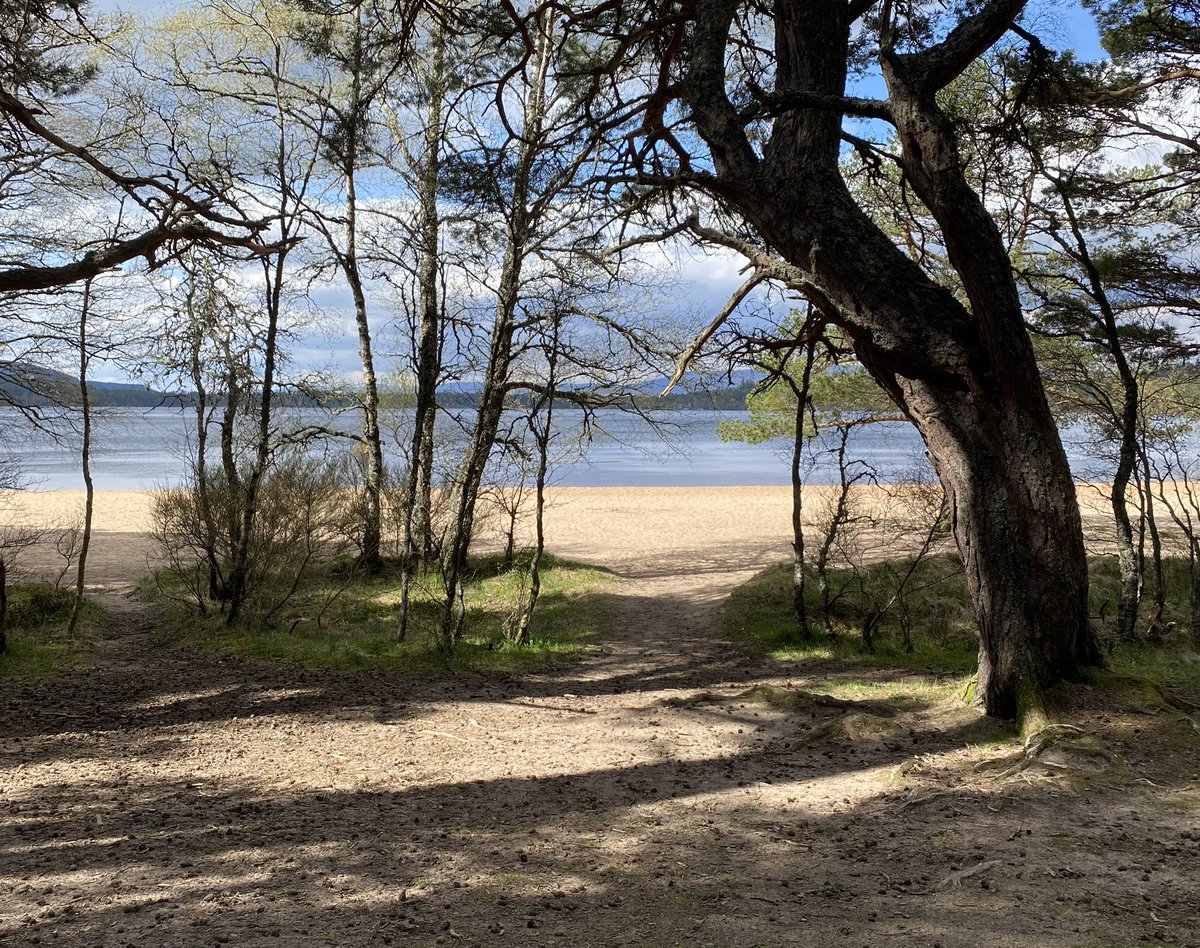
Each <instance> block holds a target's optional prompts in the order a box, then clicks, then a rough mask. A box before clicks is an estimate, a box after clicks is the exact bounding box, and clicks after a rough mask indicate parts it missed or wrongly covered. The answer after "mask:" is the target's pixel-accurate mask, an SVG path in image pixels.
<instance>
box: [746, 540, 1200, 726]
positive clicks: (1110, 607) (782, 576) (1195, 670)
mask: <svg viewBox="0 0 1200 948" xmlns="http://www.w3.org/2000/svg"><path fill="white" fill-rule="evenodd" d="M1163 566H1164V569H1163V573H1164V589H1165V592H1166V604H1165V606H1164V609H1163V614H1162V618H1161V620H1160V630H1162V631H1163V633H1164V639H1163V641H1162V642H1158V643H1153V644H1150V643H1143V644H1126V643H1117V642H1115V639H1114V630H1113V626H1114V616H1115V613H1116V603H1117V597H1118V595H1119V591H1120V577H1119V574H1118V570H1117V563H1116V560H1115V558H1114V557H1111V556H1096V557H1091V558H1090V559H1089V562H1088V572H1089V579H1090V584H1089V589H1090V597H1089V609H1090V614H1091V616H1092V622H1093V625H1094V626H1095V628H1096V629H1097V631H1098V633H1099V634H1100V637H1101V640H1102V642H1104V643H1105V644H1106V646H1107V648H1106V652H1107V659H1108V663H1109V666H1110V669H1111V674H1112V675H1114V676H1116V677H1117V678H1124V679H1129V678H1132V679H1145V680H1148V681H1150V682H1152V683H1153V684H1154V685H1157V686H1160V687H1169V688H1172V689H1175V690H1178V691H1180V692H1183V693H1186V694H1189V695H1193V696H1198V697H1200V654H1197V652H1196V650H1195V648H1194V647H1193V644H1192V642H1191V640H1190V638H1189V636H1188V635H1187V633H1186V631H1185V630H1186V629H1187V628H1188V623H1189V593H1190V576H1189V573H1188V563H1187V561H1186V560H1182V559H1174V558H1171V559H1167V560H1165V561H1164V564H1163ZM906 568H907V563H906V562H904V561H893V562H892V563H877V564H874V565H872V566H870V567H869V568H867V569H866V571H865V573H864V574H863V575H861V576H858V575H855V574H854V573H852V572H850V571H848V570H834V571H832V572H831V575H830V588H831V589H832V590H834V592H835V593H837V595H836V598H835V601H834V604H833V608H832V609H831V617H830V619H831V624H832V626H833V630H834V634H833V636H832V637H831V636H829V635H827V634H826V633H825V631H824V621H823V619H822V616H821V611H820V602H819V597H818V590H817V578H816V576H815V575H814V574H809V575H807V576H806V592H807V595H806V598H805V606H806V609H807V612H808V616H809V624H810V627H811V629H812V630H813V632H814V633H815V637H814V639H813V640H812V641H805V640H804V639H803V638H802V637H801V636H800V633H799V630H798V629H797V625H796V619H795V613H794V612H793V609H792V568H791V564H789V563H781V564H779V565H777V566H771V567H769V568H767V569H765V570H763V571H762V572H761V573H759V574H758V575H757V576H755V577H754V578H753V579H751V580H750V581H749V582H747V583H745V584H743V585H742V586H740V587H739V588H738V589H736V590H735V591H734V592H733V594H732V595H731V596H730V597H729V600H728V602H727V603H726V605H725V613H724V619H725V624H726V628H727V629H728V631H729V632H730V634H731V635H732V636H733V638H734V639H735V640H736V641H738V642H739V643H740V644H741V645H742V646H743V647H745V648H747V649H749V650H750V651H753V652H755V653H758V654H765V655H770V656H772V657H775V658H778V659H781V660H788V661H818V662H825V663H827V664H828V665H830V667H832V668H841V669H843V672H842V673H841V674H839V675H838V676H837V677H836V678H831V679H829V684H830V687H829V689H828V693H829V694H832V695H834V696H835V697H841V698H847V699H850V698H875V699H880V700H886V701H889V702H893V703H894V702H895V701H896V700H906V698H909V699H911V698H913V697H920V698H921V699H922V700H932V699H933V698H935V697H936V695H937V694H938V693H939V692H947V693H948V692H949V690H951V689H952V688H954V687H955V686H956V682H954V681H947V680H946V676H960V677H959V678H958V679H957V681H958V682H962V683H965V682H966V677H967V676H969V675H970V674H972V673H973V672H974V670H975V667H976V662H977V648H978V644H977V643H978V639H977V632H976V626H975V617H974V612H973V610H972V607H971V601H970V596H969V595H968V593H967V587H966V580H965V577H964V576H963V575H962V574H961V573H952V571H951V570H950V569H949V564H948V561H946V560H944V559H939V558H930V559H928V560H926V561H924V562H922V563H921V564H919V565H918V566H917V568H916V571H915V572H914V573H913V576H912V578H911V579H910V580H909V587H910V588H911V589H912V590H913V591H912V592H911V593H909V594H907V596H906V597H905V602H904V603H903V606H902V607H897V606H893V607H892V609H891V610H889V612H888V613H885V614H884V616H883V617H882V618H881V619H880V620H879V622H878V624H877V625H876V627H875V630H874V634H873V638H874V644H875V651H873V652H871V651H868V650H867V648H866V647H865V644H864V642H863V638H862V627H863V624H864V623H865V622H866V621H867V619H868V617H869V616H871V615H872V614H873V612H874V610H877V609H879V608H880V606H881V604H883V603H887V602H888V601H889V600H890V598H891V595H892V592H893V590H894V589H895V579H896V577H897V576H898V575H900V574H902V573H903V572H904V571H905V570H906ZM1148 598H1149V597H1148V596H1147V599H1148ZM1148 609H1149V603H1148V601H1147V602H1146V603H1144V604H1143V616H1142V617H1141V618H1140V619H1139V630H1144V629H1145V628H1146V625H1147V623H1148V621H1149V620H1148V616H1147V615H1146V614H1145V613H1147V612H1148ZM905 624H907V626H908V629H909V636H910V639H911V643H912V647H911V651H909V650H906V649H905V646H904V637H903V626H904V625H905ZM853 668H861V669H881V668H888V669H896V670H904V671H908V672H913V673H917V674H922V673H923V674H926V675H930V676H932V677H930V678H929V679H928V687H927V688H925V689H924V690H925V691H927V693H926V694H924V695H920V696H917V695H916V694H915V692H914V688H916V689H918V690H921V689H922V687H923V686H922V685H921V683H920V682H919V681H917V682H914V681H913V680H911V679H909V680H904V681H888V680H882V681H881V680H879V679H878V677H877V676H874V675H872V676H870V677H867V676H865V675H859V676H855V675H853V674H852V673H850V671H851V670H852V669H853Z"/></svg>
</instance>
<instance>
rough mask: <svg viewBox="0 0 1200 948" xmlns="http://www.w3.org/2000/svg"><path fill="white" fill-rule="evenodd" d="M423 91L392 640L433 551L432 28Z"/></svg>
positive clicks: (438, 42) (441, 47) (437, 246)
mask: <svg viewBox="0 0 1200 948" xmlns="http://www.w3.org/2000/svg"><path fill="white" fill-rule="evenodd" d="M431 42H432V45H433V60H432V62H431V63H430V73H429V81H428V82H427V83H426V92H427V94H428V96H429V109H428V111H427V113H426V115H425V127H424V130H423V131H424V154H423V155H422V157H421V160H420V167H418V168H417V169H416V172H417V187H416V190H417V200H418V202H419V204H420V225H419V228H418V230H419V234H420V238H419V241H420V242H419V247H418V252H419V257H418V262H417V291H418V292H417V297H418V298H417V308H418V313H417V339H416V346H415V353H414V355H415V358H416V386H417V392H416V404H415V405H414V413H413V433H412V448H411V450H410V451H409V459H408V460H409V465H408V478H407V483H406V485H405V487H406V490H405V509H404V536H403V557H402V561H401V575H400V619H399V622H398V625H397V631H396V637H397V638H398V639H399V640H401V641H403V640H404V639H405V638H406V637H407V635H408V618H409V616H408V611H409V604H410V599H411V596H412V582H413V574H414V572H415V571H416V570H418V569H420V568H422V567H423V566H424V565H425V564H427V563H428V560H429V557H430V554H431V552H432V550H433V454H434V448H435V435H434V426H435V424H436V421H437V384H438V378H439V376H440V375H441V361H442V353H441V333H442V328H441V322H442V319H441V313H442V308H441V307H442V297H441V287H440V285H439V280H438V260H439V257H440V253H441V215H440V212H439V210H438V197H439V194H440V191H441V174H442V152H441V149H442V138H443V133H444V129H443V128H442V123H443V117H442V105H443V99H444V96H445V91H446V37H445V34H444V33H443V32H442V30H441V28H440V27H435V28H434V32H433V36H432V38H431Z"/></svg>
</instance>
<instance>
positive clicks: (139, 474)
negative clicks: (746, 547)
mask: <svg viewBox="0 0 1200 948" xmlns="http://www.w3.org/2000/svg"><path fill="white" fill-rule="evenodd" d="M308 415H310V413H308V412H306V411H304V410H301V409H296V410H288V411H287V412H285V413H284V416H283V421H284V423H285V424H286V423H299V422H302V421H305V420H308V419H307V418H306V416H308ZM745 417H746V416H745V415H744V414H743V413H742V412H718V411H686V412H670V413H664V414H663V415H662V416H661V423H660V424H659V425H658V426H657V427H655V426H652V425H651V424H649V423H647V422H646V421H644V420H643V419H641V418H639V417H637V416H634V415H629V414H626V413H623V412H618V411H604V412H600V413H599V416H598V419H597V424H596V425H595V426H594V427H593V428H592V430H591V431H590V432H589V433H588V435H587V436H584V437H582V439H581V440H580V448H579V450H578V451H575V450H568V449H567V448H566V447H565V446H566V445H568V444H569V443H571V442H573V441H575V440H576V439H580V438H581V436H582V428H581V426H582V423H583V416H582V414H581V413H580V412H578V411H571V410H566V409H560V410H559V411H558V412H556V420H557V421H558V425H557V426H556V427H557V428H558V429H559V433H560V437H559V439H558V441H559V443H560V445H563V447H562V448H560V451H561V453H562V454H563V456H562V457H561V458H560V460H559V462H558V464H557V465H556V469H555V472H554V475H553V480H554V482H555V483H557V484H561V485H563V486H571V487H656V486H679V487H728V486H763V485H779V486H784V485H787V484H788V483H789V476H788V456H787V452H788V451H789V448H790V445H789V444H788V441H787V439H780V440H778V441H775V442H770V443H767V444H761V445H748V444H741V443H737V442H726V441H722V440H721V439H720V438H719V437H718V436H717V425H718V424H719V423H720V422H721V421H724V420H744V419H745ZM312 420H316V419H315V418H313V419H312ZM443 424H444V425H445V427H446V430H447V433H450V430H451V429H453V428H454V427H455V426H454V423H453V421H452V420H451V419H449V418H447V419H444V420H443ZM0 425H3V427H4V429H5V433H6V437H5V438H4V439H3V441H2V442H0V455H2V454H5V453H8V454H10V455H15V456H17V457H19V458H20V460H21V466H22V468H23V470H24V472H25V475H26V478H27V480H28V481H29V482H30V486H31V487H39V488H41V489H43V490H70V489H74V488H79V487H81V486H82V480H81V475H80V470H79V463H78V459H77V457H76V456H75V454H74V449H73V445H74V444H76V443H77V442H75V440H74V439H73V438H72V436H71V435H70V434H69V433H66V437H65V441H66V444H64V445H60V444H56V443H55V442H54V440H53V439H52V438H49V437H47V436H45V435H39V434H37V433H30V431H29V429H28V426H27V425H26V423H25V422H24V421H23V420H22V419H21V418H20V417H19V416H18V415H16V414H15V413H13V412H12V411H11V410H8V409H0ZM193 425H194V420H193V416H192V415H191V414H190V413H189V412H180V411H177V410H174V409H164V408H156V409H152V410H144V409H115V410H107V411H106V414H105V415H104V417H103V418H101V419H99V420H98V421H97V423H96V425H95V428H96V434H95V436H94V441H95V448H94V455H93V462H92V469H93V477H94V479H95V483H96V487H97V488H98V489H100V490H139V489H145V488H152V487H157V486H162V485H165V484H171V483H175V482H177V481H178V480H179V477H180V471H181V470H182V467H183V465H182V463H181V461H180V457H181V456H182V455H183V452H184V451H185V449H186V446H187V436H188V433H189V432H190V431H191V430H192V428H193ZM1066 440H1067V442H1068V450H1069V451H1070V443H1071V439H1070V437H1067V439H1066ZM345 444H346V443H345V442H332V443H331V445H332V446H331V447H330V448H329V449H330V450H345V447H344V445H345ZM817 453H818V457H817V458H816V460H815V463H814V466H813V468H812V469H811V471H810V472H809V473H808V474H807V475H806V480H807V481H808V482H809V483H815V484H828V483H833V482H834V481H836V478H837V468H836V466H835V465H834V463H833V459H832V457H831V456H821V452H820V451H818V452H817ZM1071 453H1072V454H1073V455H1074V456H1073V457H1072V467H1073V468H1075V470H1076V474H1077V475H1079V476H1086V475H1088V474H1090V473H1093V471H1094V469H1095V468H1096V462H1095V461H1094V460H1090V459H1086V458H1082V457H1080V456H1079V455H1078V452H1071ZM392 454H393V455H394V458H395V459H399V457H400V453H399V451H398V450H395V449H394V448H393V451H392ZM852 454H853V456H855V457H858V458H862V459H863V461H864V462H865V463H867V464H869V465H870V466H871V468H872V469H873V471H874V472H875V475H874V476H875V477H877V479H878V480H880V481H885V482H886V481H895V480H897V479H899V478H900V477H902V476H904V475H905V474H907V472H909V471H911V470H912V469H913V468H914V466H919V465H922V464H927V462H926V461H924V447H923V445H922V443H921V439H920V438H919V437H918V435H917V433H916V431H915V429H913V428H912V426H911V425H907V424H902V423H886V424H879V425H873V426H867V427H865V428H862V429H859V430H858V431H857V432H856V434H855V437H854V441H853V444H852Z"/></svg>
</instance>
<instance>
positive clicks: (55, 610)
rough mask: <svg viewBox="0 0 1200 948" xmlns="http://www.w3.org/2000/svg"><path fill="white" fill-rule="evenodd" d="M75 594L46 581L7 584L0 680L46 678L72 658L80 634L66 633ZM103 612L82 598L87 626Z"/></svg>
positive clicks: (77, 650)
mask: <svg viewBox="0 0 1200 948" xmlns="http://www.w3.org/2000/svg"><path fill="white" fill-rule="evenodd" d="M74 601H75V594H74V592H73V591H72V590H70V589H63V588H59V587H57V586H52V585H50V584H48V583H17V584H13V585H11V586H9V587H8V650H7V651H6V652H5V653H4V654H3V655H0V680H5V681H10V682H11V681H18V680H22V681H23V680H35V679H42V678H49V677H51V676H53V675H55V674H57V673H58V672H59V671H60V670H62V669H63V668H64V667H65V666H67V665H69V664H71V663H72V662H74V661H75V660H76V659H77V658H78V656H79V654H80V651H81V649H82V646H83V636H81V635H79V634H76V635H74V636H68V635H67V633H66V627H67V622H68V621H69V620H70V618H71V608H72V605H73V603H74ZM102 615H103V613H102V612H101V610H100V609H99V607H97V606H95V605H94V604H93V603H91V602H88V601H86V600H85V601H84V611H83V616H82V619H83V623H82V627H83V628H84V629H85V630H86V629H87V628H88V627H89V626H91V625H94V624H95V623H96V622H97V621H98V620H99V619H100V618H101V616H102Z"/></svg>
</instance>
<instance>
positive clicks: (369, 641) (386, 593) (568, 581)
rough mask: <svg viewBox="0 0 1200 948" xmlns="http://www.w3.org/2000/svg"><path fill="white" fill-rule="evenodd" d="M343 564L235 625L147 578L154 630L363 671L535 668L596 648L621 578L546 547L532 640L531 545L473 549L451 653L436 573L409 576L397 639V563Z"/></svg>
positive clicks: (234, 649) (238, 652) (257, 654)
mask: <svg viewBox="0 0 1200 948" xmlns="http://www.w3.org/2000/svg"><path fill="white" fill-rule="evenodd" d="M345 569H346V564H344V563H342V564H336V563H335V564H328V565H325V566H323V567H322V569H321V570H320V571H318V572H315V573H314V574H313V575H312V577H311V578H310V579H309V580H308V581H307V582H306V588H305V590H304V595H303V596H302V597H297V598H296V599H295V600H293V601H292V602H289V604H288V605H287V606H286V607H284V608H283V609H281V610H279V611H278V613H277V614H276V615H275V617H274V618H273V619H272V621H270V622H264V621H261V620H255V619H253V618H248V619H246V620H245V621H241V622H238V623H237V624H235V625H234V626H233V627H228V626H226V624H225V618H224V616H223V615H221V614H220V613H219V612H217V611H210V614H209V615H207V616H199V615H198V614H197V610H196V609H195V607H194V606H191V607H189V606H188V605H186V604H185V603H183V602H181V601H178V600H176V599H173V598H172V596H173V595H175V594H177V593H180V592H181V590H179V589H177V588H175V587H173V586H171V585H170V584H169V580H168V579H167V578H166V577H165V576H161V575H160V576H159V577H158V578H157V580H155V579H154V578H149V579H147V580H146V581H144V582H143V583H142V586H141V589H142V592H143V594H144V595H145V596H146V597H147V598H149V599H151V600H153V601H156V602H157V603H158V604H159V605H160V607H161V609H162V616H161V618H160V621H159V622H158V623H157V624H156V627H157V629H158V634H160V635H162V636H166V637H168V638H170V639H172V640H175V641H183V642H188V643H191V644H195V645H199V646H201V647H203V648H209V649H213V650H216V651H219V652H222V653H224V654H227V655H232V656H236V657H238V658H246V659H254V660H260V661H268V662H283V663H291V664H296V665H301V666H303V667H305V668H313V669H330V670H341V671H358V670H367V669H386V670H392V671H400V672H404V673H411V674H414V675H422V676H431V675H437V674H444V673H447V672H449V673H459V672H467V671H472V672H484V673H497V672H500V673H504V672H518V671H528V670H536V669H538V668H545V667H547V666H549V665H553V664H557V663H563V662H567V661H572V660H575V659H577V658H578V657H580V656H581V655H584V654H586V653H587V652H589V651H592V650H594V649H595V645H594V642H595V640H596V639H597V638H598V637H600V636H601V635H602V634H603V632H604V630H605V628H606V626H607V623H608V621H609V616H610V614H611V609H610V605H611V599H610V595H609V594H610V592H611V590H612V588H613V586H614V585H615V583H616V578H615V577H614V576H613V575H612V573H611V572H610V571H608V570H605V569H603V568H601V567H596V566H590V565H587V564H583V563H575V562H571V561H569V560H563V559H559V558H558V557H555V556H551V555H548V554H547V555H545V556H544V557H543V558H542V591H541V595H540V597H539V599H538V604H537V609H536V611H535V613H534V620H533V627H532V636H531V639H530V641H529V642H527V643H525V644H517V643H515V642H512V641H510V639H509V636H508V633H509V631H510V630H511V629H512V628H513V625H514V622H515V620H516V617H517V615H518V610H519V609H520V607H521V603H523V602H524V597H525V595H526V593H527V589H528V554H526V553H519V554H518V555H517V556H516V557H515V558H514V560H513V561H512V562H507V561H506V560H505V558H504V557H503V556H501V555H499V554H495V555H487V556H480V557H473V558H472V560H471V564H470V575H469V577H468V581H467V584H466V596H465V603H466V623H465V631H464V636H463V639H462V641H461V642H460V643H459V645H458V647H457V648H456V650H455V653H454V655H453V656H452V657H450V658H446V657H445V656H444V655H442V654H440V653H439V651H438V649H437V631H438V628H439V623H440V620H441V615H442V603H443V602H444V597H443V594H442V586H441V581H440V578H439V577H438V576H437V575H436V573H433V572H429V573H426V574H423V575H421V576H418V577H417V579H416V581H415V582H414V583H413V586H412V590H411V598H410V603H409V627H408V633H407V635H406V636H405V638H404V640H403V641H400V640H399V639H398V638H397V630H398V618H399V611H400V572H399V569H398V567H397V566H396V564H388V565H387V566H386V567H385V569H384V570H383V571H382V572H381V573H380V574H378V575H375V576H365V575H358V576H354V575H349V576H348V575H347V574H346V573H345V572H344V570H345Z"/></svg>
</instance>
